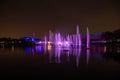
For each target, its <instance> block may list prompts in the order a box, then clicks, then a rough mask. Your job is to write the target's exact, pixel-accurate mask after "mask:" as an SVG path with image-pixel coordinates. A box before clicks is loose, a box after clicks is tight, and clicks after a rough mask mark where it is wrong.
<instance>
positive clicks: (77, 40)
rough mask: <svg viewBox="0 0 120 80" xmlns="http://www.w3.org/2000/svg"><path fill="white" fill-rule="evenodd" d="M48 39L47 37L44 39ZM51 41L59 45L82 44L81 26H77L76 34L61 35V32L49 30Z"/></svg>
mask: <svg viewBox="0 0 120 80" xmlns="http://www.w3.org/2000/svg"><path fill="white" fill-rule="evenodd" d="M44 40H45V42H46V41H47V40H46V38H45V39H44ZM49 41H50V42H51V44H54V45H55V46H59V47H70V46H72V45H73V46H81V35H80V33H79V26H78V25H77V27H76V34H72V35H70V34H68V35H66V36H64V35H61V34H60V33H52V32H51V30H49Z"/></svg>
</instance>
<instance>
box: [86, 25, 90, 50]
mask: <svg viewBox="0 0 120 80" xmlns="http://www.w3.org/2000/svg"><path fill="white" fill-rule="evenodd" d="M86 36H87V43H86V46H87V49H89V48H90V34H89V29H88V27H87V34H86Z"/></svg>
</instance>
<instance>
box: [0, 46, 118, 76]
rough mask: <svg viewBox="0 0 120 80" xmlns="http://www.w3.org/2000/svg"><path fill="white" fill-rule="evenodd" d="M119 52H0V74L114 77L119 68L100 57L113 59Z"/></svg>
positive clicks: (110, 48)
mask: <svg viewBox="0 0 120 80" xmlns="http://www.w3.org/2000/svg"><path fill="white" fill-rule="evenodd" d="M119 51H120V48H119V47H113V46H99V45H92V46H91V48H90V49H86V48H85V47H77V48H75V47H74V48H72V47H67V48H62V47H55V46H51V45H48V46H44V45H38V46H35V47H14V46H13V47H10V48H0V64H1V66H0V67H1V68H0V71H1V73H2V72H3V73H5V75H6V73H8V74H9V75H10V74H11V73H12V74H14V75H15V74H22V75H23V74H24V75H26V74H31V75H39V74H45V75H46V74H47V73H48V75H52V74H56V75H59V74H61V75H66V74H72V75H74V74H76V75H77V73H78V74H79V75H81V74H82V75H84V76H89V75H91V76H93V75H100V77H101V75H102V76H104V75H105V76H106V75H108V76H109V75H110V76H111V75H115V76H118V75H119V74H117V72H120V64H119V63H117V62H116V61H114V60H113V59H111V60H108V59H106V56H104V55H105V54H107V56H108V54H112V56H113V53H114V54H115V55H117V54H119ZM110 56H111V55H110ZM118 58H119V57H118ZM61 75H60V76H61ZM79 75H78V76H79ZM20 76H21V75H20Z"/></svg>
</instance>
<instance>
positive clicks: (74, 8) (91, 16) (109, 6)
mask: <svg viewBox="0 0 120 80" xmlns="http://www.w3.org/2000/svg"><path fill="white" fill-rule="evenodd" d="M119 4H120V3H119V0H3V1H0V37H12V38H20V37H24V36H32V33H35V34H36V37H39V38H41V37H43V36H44V35H45V34H48V31H49V29H50V30H52V31H53V32H61V33H65V32H68V33H75V29H76V25H77V24H78V25H79V26H80V32H81V33H82V34H84V33H85V32H86V27H87V26H88V27H89V30H90V32H91V33H95V32H105V31H114V30H116V29H120V5H119Z"/></svg>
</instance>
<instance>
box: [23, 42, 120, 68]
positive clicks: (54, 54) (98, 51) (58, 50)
mask: <svg viewBox="0 0 120 80" xmlns="http://www.w3.org/2000/svg"><path fill="white" fill-rule="evenodd" d="M25 51H26V54H32V56H33V57H34V56H35V55H36V53H41V54H44V55H48V56H49V63H54V62H55V63H58V64H59V63H64V61H66V62H68V63H69V62H71V61H72V60H73V59H74V61H75V62H74V64H75V65H76V66H77V67H79V63H80V58H81V55H84V56H86V65H89V60H90V56H95V57H97V58H98V59H101V58H102V55H103V54H105V53H106V51H107V47H106V46H98V45H93V46H92V47H91V48H90V49H86V48H84V47H83V48H81V47H77V48H75V47H74V48H72V47H64V48H63V47H55V46H52V45H50V44H49V45H47V46H46V45H38V46H36V47H26V48H25ZM117 51H118V50H117Z"/></svg>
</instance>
